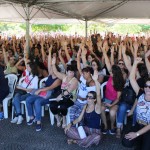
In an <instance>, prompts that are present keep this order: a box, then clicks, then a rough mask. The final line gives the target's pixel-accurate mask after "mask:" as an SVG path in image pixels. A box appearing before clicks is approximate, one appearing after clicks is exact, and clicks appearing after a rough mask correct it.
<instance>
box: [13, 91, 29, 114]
mask: <svg viewBox="0 0 150 150" xmlns="http://www.w3.org/2000/svg"><path fill="white" fill-rule="evenodd" d="M29 95H30V94H29V93H27V94H25V95H21V94H20V93H16V94H15V97H14V98H13V100H12V105H13V106H14V108H15V112H16V116H19V115H21V106H20V102H21V101H25V100H26V98H27V97H28V96H29Z"/></svg>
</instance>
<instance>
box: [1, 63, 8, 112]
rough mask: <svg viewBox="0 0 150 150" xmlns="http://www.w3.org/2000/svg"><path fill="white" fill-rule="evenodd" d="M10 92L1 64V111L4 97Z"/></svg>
mask: <svg viewBox="0 0 150 150" xmlns="http://www.w3.org/2000/svg"><path fill="white" fill-rule="evenodd" d="M8 94H9V86H8V81H7V79H5V75H4V72H3V68H2V67H1V66H0V111H1V105H2V102H3V100H4V98H5V97H6V96H7V95H8Z"/></svg>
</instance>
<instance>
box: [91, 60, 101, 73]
mask: <svg viewBox="0 0 150 150" xmlns="http://www.w3.org/2000/svg"><path fill="white" fill-rule="evenodd" d="M92 62H95V63H96V64H97V67H98V68H97V70H98V71H100V70H101V66H100V63H99V61H98V60H97V59H93V60H92Z"/></svg>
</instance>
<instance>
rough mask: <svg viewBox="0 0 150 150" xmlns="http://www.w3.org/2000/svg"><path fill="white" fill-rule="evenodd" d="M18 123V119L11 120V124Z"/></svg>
mask: <svg viewBox="0 0 150 150" xmlns="http://www.w3.org/2000/svg"><path fill="white" fill-rule="evenodd" d="M17 121H18V117H15V118H14V119H13V120H11V121H10V122H11V123H17Z"/></svg>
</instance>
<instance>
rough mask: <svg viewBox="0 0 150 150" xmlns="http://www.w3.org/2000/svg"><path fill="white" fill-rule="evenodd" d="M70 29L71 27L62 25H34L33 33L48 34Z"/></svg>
mask: <svg viewBox="0 0 150 150" xmlns="http://www.w3.org/2000/svg"><path fill="white" fill-rule="evenodd" d="M68 28H69V25H64V24H63V25H61V24H54V25H48V24H33V25H32V31H33V32H38V31H43V32H46V31H47V32H48V31H54V32H56V31H67V29H68Z"/></svg>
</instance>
